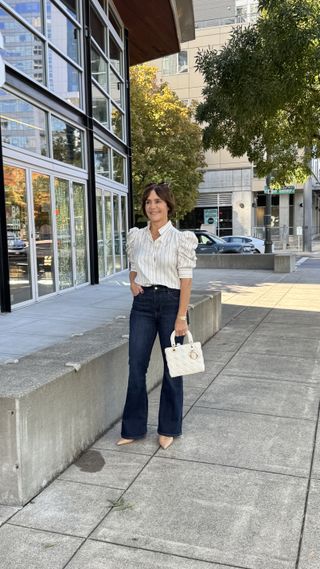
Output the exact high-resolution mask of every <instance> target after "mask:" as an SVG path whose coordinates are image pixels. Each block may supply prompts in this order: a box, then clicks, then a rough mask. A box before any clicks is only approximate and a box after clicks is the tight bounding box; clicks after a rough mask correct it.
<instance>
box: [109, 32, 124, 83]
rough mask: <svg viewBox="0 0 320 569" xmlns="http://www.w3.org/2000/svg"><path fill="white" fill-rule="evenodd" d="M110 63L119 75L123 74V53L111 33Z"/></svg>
mask: <svg viewBox="0 0 320 569" xmlns="http://www.w3.org/2000/svg"><path fill="white" fill-rule="evenodd" d="M109 44H110V46H109V49H110V61H111V63H112V65H113V67H114V68H115V70H116V71H118V73H120V74H121V73H122V52H121V49H120V47H119V46H118V44H117V43H116V42H115V40H114V38H113V37H112V35H111V34H110V33H109Z"/></svg>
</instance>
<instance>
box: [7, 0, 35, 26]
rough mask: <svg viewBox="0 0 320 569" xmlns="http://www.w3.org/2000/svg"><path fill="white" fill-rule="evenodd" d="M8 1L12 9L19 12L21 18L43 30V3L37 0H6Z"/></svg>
mask: <svg viewBox="0 0 320 569" xmlns="http://www.w3.org/2000/svg"><path fill="white" fill-rule="evenodd" d="M6 3H7V4H8V6H10V8H12V10H14V11H15V12H17V14H19V16H21V18H23V19H24V20H26V21H27V22H29V24H30V25H31V26H32V27H33V28H35V29H36V30H38V31H39V32H41V31H42V29H43V26H42V19H43V18H42V10H41V4H40V2H37V1H32V2H26V1H25V0H6Z"/></svg>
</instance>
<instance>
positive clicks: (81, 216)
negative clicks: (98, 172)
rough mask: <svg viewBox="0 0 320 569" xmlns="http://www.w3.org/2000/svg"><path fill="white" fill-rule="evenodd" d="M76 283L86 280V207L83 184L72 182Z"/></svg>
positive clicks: (85, 281) (82, 282)
mask: <svg viewBox="0 0 320 569" xmlns="http://www.w3.org/2000/svg"><path fill="white" fill-rule="evenodd" d="M72 190H73V220H74V222H73V223H74V253H75V266H76V283H75V284H76V285H79V284H84V283H87V282H88V247H87V209H86V193H85V186H84V184H80V183H79V182H73V183H72Z"/></svg>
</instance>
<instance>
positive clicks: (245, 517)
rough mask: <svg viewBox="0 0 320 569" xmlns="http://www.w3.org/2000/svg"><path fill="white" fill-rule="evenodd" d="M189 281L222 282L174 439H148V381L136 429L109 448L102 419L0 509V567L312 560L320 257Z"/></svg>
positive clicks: (290, 568)
mask: <svg viewBox="0 0 320 569" xmlns="http://www.w3.org/2000/svg"><path fill="white" fill-rule="evenodd" d="M116 280H117V279H114V280H113V281H109V282H108V284H106V285H105V286H106V287H107V288H106V289H104V294H105V295H106V293H108V295H109V291H110V296H111V295H112V294H113V293H112V294H111V291H112V290H118V289H119V290H121V291H122V293H121V294H119V297H117V298H118V300H119V306H118V307H116V306H115V304H114V302H115V300H116V297H112V298H113V299H114V300H113V307H114V308H115V310H116V309H117V310H118V314H117V316H119V315H120V316H121V314H123V311H125V310H129V305H130V295H129V291H128V287H126V285H122V284H121V282H122V281H121V282H120V280H119V278H118V281H119V282H120V284H114V283H115V282H116ZM112 282H113V284H112ZM123 282H125V275H124V280H123ZM90 288H91V291H90V294H94V295H96V297H95V302H96V305H95V307H94V308H92V307H91V308H90V310H93V312H94V314H93V316H95V315H97V314H100V315H101V318H102V317H106V315H105V314H103V307H104V306H105V302H106V297H104V298H103V295H102V292H100V291H101V288H102V287H90ZM194 288H195V290H197V291H206V292H208V291H210V290H213V289H215V290H216V289H217V288H218V289H221V290H222V293H223V303H224V304H223V323H224V326H223V328H222V330H221V331H220V332H219V333H218V334H217V335H216V336H215V337H214V338H213V339H211V340H210V341H209V342H208V343H207V344H206V345H205V347H204V351H205V358H206V371H205V372H204V373H203V374H198V375H195V376H189V377H186V378H185V408H184V413H185V419H184V435H183V437H181V438H179V439H177V440H176V441H175V442H174V444H173V446H172V447H170V448H169V449H168V450H167V451H163V450H162V449H159V446H158V444H157V435H156V422H157V406H158V399H159V389H156V390H154V391H153V392H152V394H151V396H150V398H149V402H150V405H149V408H150V413H149V423H150V429H149V434H148V437H147V438H146V439H145V440H143V441H140V442H137V443H134V444H132V445H130V446H128V447H126V448H118V447H116V446H115V444H114V443H115V441H116V439H117V438H118V436H119V425H116V426H115V427H114V428H113V429H112V430H110V431H109V432H107V433H106V435H105V436H103V437H102V438H101V439H99V440H98V441H96V443H95V444H94V445H93V446H92V447H91V448H90V449H89V450H88V451H87V452H86V453H84V454H83V455H82V456H81V457H80V459H79V460H78V461H77V462H76V463H75V464H73V465H72V466H70V467H69V468H68V469H67V470H66V471H65V472H64V473H63V474H62V475H61V476H60V477H59V478H58V479H57V480H55V481H54V482H53V483H52V484H50V485H49V486H48V487H47V488H46V489H45V490H44V491H43V492H42V493H41V494H39V495H38V496H37V497H36V498H35V499H34V500H32V501H31V502H30V503H29V504H27V505H26V506H25V507H24V508H23V509H21V510H19V509H17V508H12V507H7V506H6V507H5V506H0V523H1V522H2V523H3V525H2V527H1V529H0V566H1V569H2V567H3V569H13V568H14V569H18V568H19V567H23V568H24V569H62V568H65V567H67V568H68V569H102V568H103V569H124V568H126V569H138V568H139V569H142V568H143V569H151V568H155V569H160V568H161V569H162V568H166V569H178V568H179V569H207V568H208V569H209V567H212V568H213V569H319V567H320V441H319V438H320V433H319V429H318V417H319V398H320V259H318V258H308V259H306V260H305V261H304V262H303V263H301V264H300V265H299V266H298V267H297V270H296V271H295V272H294V273H290V274H286V275H283V274H274V273H272V272H269V271H261V272H258V271H223V270H221V271H217V270H215V271H210V270H198V271H195V279H194ZM98 289H99V290H98ZM85 290H86V289H82V291H78V292H79V293H81V294H86V293H85V292H84V291H85ZM92 290H94V291H95V292H94V293H93V292H92ZM96 291H97V292H96ZM100 295H101V296H100ZM65 296H66V295H65ZM72 296H73V295H70V302H73V300H72V298H71V297H72ZM121 299H122V300H121ZM84 300H85V299H84V298H83V297H82V299H81V301H82V302H84ZM120 301H121V302H120ZM50 302H51V301H50ZM74 302H75V301H74ZM126 302H127V304H126ZM42 304H43V305H44V304H45V303H41V305H42ZM106 304H107V303H106ZM41 305H40V304H39V305H37V307H39V308H37V307H35V310H40V308H41V309H42V310H43V308H42V306H41ZM65 308H66V307H65ZM30 309H31V307H30ZM86 309H87V307H86V306H85V305H83V310H84V313H85V311H86ZM24 310H25V312H27V310H29V309H24ZM51 310H52V312H51V314H52V318H53V319H54V318H56V319H57V320H59V315H57V314H54V309H53V307H52V309H51ZM19 312H20V313H21V314H22V313H23V310H21V311H19ZM16 314H18V311H17V312H16ZM11 316H13V317H15V314H13V315H11ZM11 316H10V315H9V317H4V319H7V318H8V320H7V321H8V323H9V321H10V317H11ZM115 316H116V315H115ZM91 317H92V315H91ZM110 317H111V316H110ZM25 318H27V316H25ZM29 318H30V322H29V325H30V324H31V321H32V322H36V320H37V319H36V318H34V317H33V316H29ZM65 318H66V319H67V320H70V319H71V316H69V317H68V315H66V314H65V312H64V311H63V318H62V320H64V319H65ZM86 318H87V317H85V318H84V320H85V325H89V317H88V319H87V320H86ZM51 321H52V320H51V319H50V327H51ZM90 322H92V320H90ZM27 324H28V322H27ZM73 324H74V323H73ZM78 325H79V322H78V323H77V326H78ZM17 326H18V325H17ZM13 330H14V328H12V331H13ZM70 331H71V328H70V329H69V330H68V333H69V332H70ZM17 333H19V332H17ZM71 333H72V332H71ZM73 333H74V332H73ZM39 335H40V336H41V333H39ZM7 345H8V347H9V344H7ZM16 353H17V352H15V354H16ZM10 355H12V353H10V354H9V353H8V352H7V356H8V357H9V356H10ZM8 365H9V364H8ZM66 436H68V435H67V434H66Z"/></svg>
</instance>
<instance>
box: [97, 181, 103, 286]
mask: <svg viewBox="0 0 320 569" xmlns="http://www.w3.org/2000/svg"><path fill="white" fill-rule="evenodd" d="M102 200H103V198H102V195H101V191H100V192H99V191H98V192H97V239H98V263H99V277H100V278H103V277H104V276H105V266H104V265H105V263H104V239H103V208H102Z"/></svg>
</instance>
